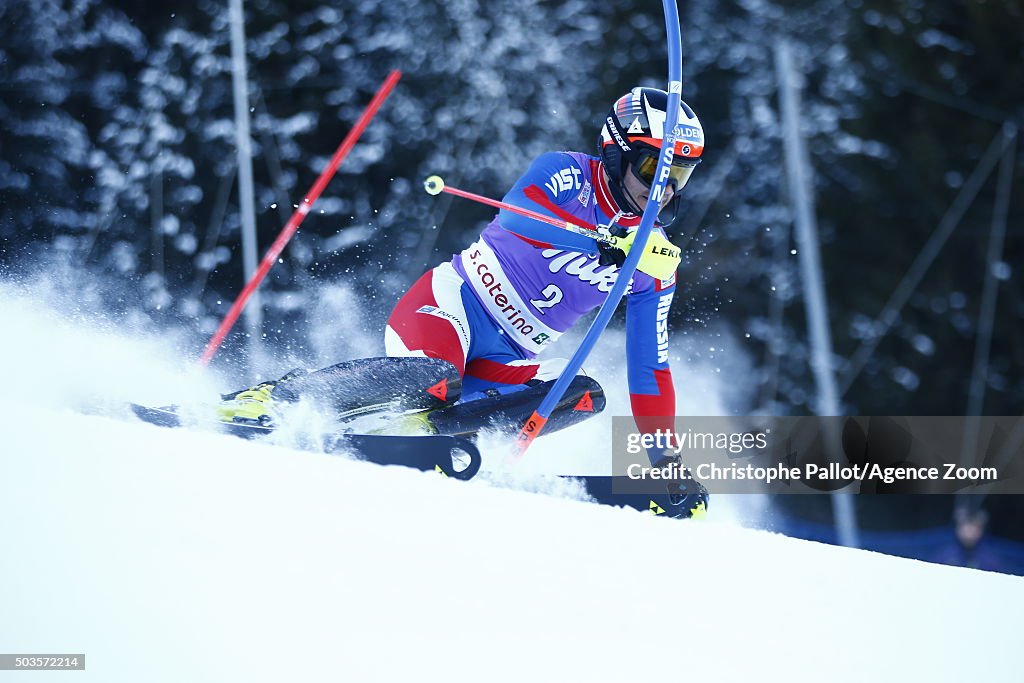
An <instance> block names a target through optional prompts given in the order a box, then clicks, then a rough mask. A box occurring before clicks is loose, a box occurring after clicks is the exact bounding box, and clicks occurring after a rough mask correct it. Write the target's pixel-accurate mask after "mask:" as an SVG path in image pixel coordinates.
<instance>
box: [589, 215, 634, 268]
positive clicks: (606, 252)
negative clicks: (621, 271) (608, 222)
mask: <svg viewBox="0 0 1024 683" xmlns="http://www.w3.org/2000/svg"><path fill="white" fill-rule="evenodd" d="M608 232H610V233H611V234H612V235H614V236H615V237H625V236H626V233H627V232H629V231H628V230H627V229H626V228H624V227H622V226H621V225H613V226H612V227H611V228H609V229H608ZM597 251H598V252H599V253H600V258H599V259H598V260H597V262H598V264H599V265H602V266H611V265H614V266H617V267H619V268H621V267H622V264H623V263H625V262H626V252H624V251H622V250H621V249H617V248H616V247H613V246H612V245H610V244H606V243H605V242H598V243H597Z"/></svg>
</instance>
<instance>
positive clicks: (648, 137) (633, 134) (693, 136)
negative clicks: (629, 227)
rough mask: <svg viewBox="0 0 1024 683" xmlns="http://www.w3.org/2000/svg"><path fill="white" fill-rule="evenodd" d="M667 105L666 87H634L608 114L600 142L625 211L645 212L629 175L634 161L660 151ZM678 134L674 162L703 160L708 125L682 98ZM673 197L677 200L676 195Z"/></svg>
mask: <svg viewBox="0 0 1024 683" xmlns="http://www.w3.org/2000/svg"><path fill="white" fill-rule="evenodd" d="M667 108H668V94H667V93H666V92H665V91H664V90H658V89H656V88H633V89H632V90H631V91H629V92H628V93H627V94H625V95H623V96H622V97H620V98H619V99H618V100H616V101H615V104H613V105H612V108H611V110H610V111H609V112H608V114H607V116H605V120H604V126H603V127H602V128H601V135H600V137H599V138H598V140H597V145H598V150H599V152H600V156H601V161H602V162H603V163H604V167H605V170H606V171H607V173H608V180H609V183H608V189H609V190H610V191H611V194H612V198H613V199H614V200H615V203H616V204H618V205H619V208H620V209H621V210H623V211H628V212H629V213H633V214H636V215H640V214H642V213H643V210H644V207H642V206H637V204H636V202H634V201H633V200H632V199H631V198H630V196H629V192H628V191H627V190H626V186H625V178H626V174H627V173H629V166H630V164H632V163H634V162H636V161H637V160H638V159H639V158H640V157H641V156H642V155H643V154H644V153H650V152H653V154H654V155H655V156H657V155H658V154H659V152H660V149H661V144H662V141H663V140H664V138H665V120H666V117H667ZM675 137H676V143H675V150H674V156H673V160H672V164H673V165H675V166H696V165H697V164H699V163H700V155H701V154H702V153H703V152H704V129H703V127H702V126H701V124H700V120H699V119H698V118H697V115H696V114H694V113H693V110H692V109H690V107H689V106H688V105H687V104H686V103H685V102H680V111H679V122H678V124H677V125H676V136H675ZM679 189H682V188H679ZM676 197H678V191H677V193H676ZM672 201H673V202H675V198H673V200H672Z"/></svg>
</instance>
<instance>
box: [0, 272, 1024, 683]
mask: <svg viewBox="0 0 1024 683" xmlns="http://www.w3.org/2000/svg"><path fill="white" fill-rule="evenodd" d="M0 289H2V288H0ZM0 294H4V295H5V296H0V319H3V320H4V321H5V333H4V335H0V357H2V358H3V359H4V363H5V369H4V380H5V391H4V392H3V393H2V396H0V434H2V437H0V544H2V546H0V547H2V548H3V551H2V552H0V651H3V652H10V653H16V652H22V653H85V655H86V670H85V671H84V672H78V673H75V674H70V673H65V672H31V673H28V672H21V673H14V672H3V674H0V680H3V681H7V680H13V681H18V680H26V681H46V680H59V681H65V680H69V679H70V678H74V679H75V680H79V681H98V682H99V681H102V682H104V683H107V682H113V681H126V682H133V683H134V682H136V681H168V682H175V683H178V682H181V681H218V682H219V681H319V680H331V681H398V680H402V681H433V680H437V681H445V682H449V681H524V680H530V681H533V680H536V681H555V682H561V681H617V682H618V681H656V680H657V681H661V680H673V681H675V680H678V681H738V680H758V681H765V680H768V681H858V682H860V681H865V680H870V681H888V680H892V681H897V680H898V681H909V680H931V681H961V680H972V681H1019V680H1020V677H1021V667H1022V658H1021V655H1020V652H1019V641H1020V636H1019V629H1018V623H1017V622H1018V621H1019V614H1021V612H1022V610H1024V581H1022V580H1021V579H1020V578H1016V577H1010V576H1005V575H999V574H990V573H984V572H978V571H973V570H967V569H957V568H950V567H943V566H938V565H929V564H925V563H921V562H916V561H911V560H904V559H898V558H893V557H887V556H883V555H879V554H874V553H868V552H863V551H857V550H847V549H841V548H835V547H831V546H825V545H820V544H816V543H810V542H805V541H799V540H795V539H789V538H785V537H781V536H777V535H772V534H768V533H764V532H759V531H753V530H748V529H743V528H739V527H737V526H733V525H730V524H724V523H720V522H718V523H716V522H715V521H713V520H712V521H710V522H705V523H700V522H679V521H671V520H665V519H659V518H655V517H651V516H647V515H643V514H640V513H637V512H634V511H630V510H622V509H615V508H607V507H600V506H597V505H593V504H589V503H585V502H579V501H576V500H569V499H567V498H565V497H558V496H552V495H541V494H537V493H530V492H527V491H522V490H513V489H510V488H508V482H506V481H502V480H501V477H500V476H497V475H500V474H501V472H495V471H492V472H491V473H489V474H490V475H491V478H490V480H489V481H488V480H484V481H473V482H468V483H460V482H455V481H450V480H446V479H444V478H442V477H439V476H437V475H435V474H432V473H421V472H416V471H412V470H408V469H403V468H383V467H379V466H375V465H370V464H366V463H361V462H356V461H353V460H351V459H349V458H346V457H343V456H338V455H327V454H323V453H317V452H311V451H303V450H297V449H295V448H292V447H288V444H284V445H281V444H278V445H274V444H263V443H250V442H245V441H242V440H240V439H235V438H232V437H230V436H225V435H220V434H215V433H209V432H202V431H191V430H185V429H180V430H169V429H160V428H157V427H153V426H150V425H146V424H143V423H141V422H139V421H137V420H134V419H133V418H132V417H131V416H130V414H129V413H128V412H127V411H125V410H124V408H123V405H122V403H123V401H125V400H128V399H131V398H134V399H137V400H142V401H149V400H160V399H163V398H167V394H179V395H184V394H188V393H189V392H191V391H195V390H196V387H200V388H201V389H202V390H203V391H204V392H205V391H212V389H210V388H209V387H204V386H203V384H204V382H205V383H209V382H211V381H212V380H211V378H209V377H205V376H203V377H191V376H189V375H188V374H187V373H186V372H184V371H183V369H182V367H181V366H178V367H175V366H173V364H172V365H168V364H167V363H165V362H164V361H162V360H161V359H162V358H166V357H167V344H168V338H167V336H166V335H164V336H154V337H147V336H146V335H145V334H143V333H141V332H133V331H132V330H131V329H129V328H130V327H131V326H130V325H120V326H114V328H110V327H104V326H102V325H101V326H99V327H98V328H97V327H96V326H95V325H94V324H93V323H88V324H86V323H84V322H82V321H69V320H66V319H63V318H61V317H60V316H57V315H56V314H53V313H52V311H48V310H46V309H45V307H43V306H41V304H40V302H39V301H38V300H35V299H32V298H28V299H26V298H24V297H22V296H21V295H20V294H18V293H16V292H11V291H10V290H7V291H0ZM126 335H127V336H126ZM86 413H88V414H86ZM570 431H571V430H570ZM570 431H567V432H566V434H569V433H570ZM583 434H584V435H581V436H578V437H576V438H577V439H579V442H580V443H584V442H586V437H585V434H586V433H583ZM566 438H567V437H566ZM549 443H551V442H549ZM559 443H563V444H564V443H568V442H559ZM540 445H541V443H540V442H538V446H540ZM563 447H564V446H563ZM539 452H546V451H543V450H541V451H539ZM529 481H533V484H534V485H533V486H532V487H533V488H543V487H544V486H545V485H544V483H543V480H542V478H539V477H536V478H535V480H529ZM498 482H501V486H499V485H498ZM525 487H526V488H529V487H530V486H525ZM520 488H524V486H520ZM548 488H550V485H548ZM559 493H561V494H562V495H563V496H567V495H569V494H571V493H572V492H571V491H569V490H565V491H560V492H559ZM718 500H720V499H716V500H714V501H712V508H711V509H712V512H713V513H714V511H715V510H716V509H721V508H722V507H723V505H722V504H720V503H718ZM716 505H717V507H716ZM725 507H727V506H725Z"/></svg>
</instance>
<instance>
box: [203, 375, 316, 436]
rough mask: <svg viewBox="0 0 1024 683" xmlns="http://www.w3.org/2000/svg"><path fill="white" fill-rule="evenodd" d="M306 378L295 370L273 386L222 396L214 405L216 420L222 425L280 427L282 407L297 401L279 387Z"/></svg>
mask: <svg viewBox="0 0 1024 683" xmlns="http://www.w3.org/2000/svg"><path fill="white" fill-rule="evenodd" d="M305 374H307V373H306V371H305V370H302V369H295V370H292V371H291V372H289V373H287V374H285V376H284V377H282V378H281V379H278V380H274V381H273V382H261V383H260V384H257V385H256V386H254V387H252V388H250V389H243V390H242V391H237V392H234V393H231V394H225V395H223V396H221V402H220V403H219V404H217V417H218V418H219V419H220V421H221V422H229V423H233V424H247V425H256V426H259V427H274V426H277V425H278V424H279V423H280V418H281V406H282V405H284V404H287V403H292V402H294V401H295V400H296V399H297V398H298V397H297V395H296V394H295V393H294V392H292V391H290V390H288V388H286V387H284V386H282V384H284V383H285V382H287V381H288V380H290V379H294V378H296V377H301V376H303V375H305Z"/></svg>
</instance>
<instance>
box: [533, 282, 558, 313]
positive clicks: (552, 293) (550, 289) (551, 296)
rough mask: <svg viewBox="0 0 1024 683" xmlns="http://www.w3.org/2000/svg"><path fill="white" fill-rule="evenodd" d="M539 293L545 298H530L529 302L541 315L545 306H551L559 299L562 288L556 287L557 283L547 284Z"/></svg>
mask: <svg viewBox="0 0 1024 683" xmlns="http://www.w3.org/2000/svg"><path fill="white" fill-rule="evenodd" d="M541 294H542V295H543V296H545V297H547V298H546V299H530V303H531V304H533V307H534V308H536V309H537V311H538V312H540V314H541V315H544V309H545V308H551V307H552V306H554V305H555V304H557V303H558V302H559V301H561V300H562V296H563V295H562V290H561V289H560V288H559V287H558V285H548V286H547V287H545V288H544V291H543V292H541Z"/></svg>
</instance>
